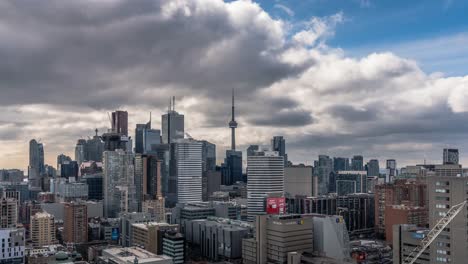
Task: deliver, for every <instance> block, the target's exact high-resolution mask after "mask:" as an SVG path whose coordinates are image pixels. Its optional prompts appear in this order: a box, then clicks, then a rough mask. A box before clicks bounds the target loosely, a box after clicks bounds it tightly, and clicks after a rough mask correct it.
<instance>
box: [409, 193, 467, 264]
mask: <svg viewBox="0 0 468 264" xmlns="http://www.w3.org/2000/svg"><path fill="white" fill-rule="evenodd" d="M465 205H466V201H464V202H462V203H459V204H457V205H454V206H452V208H450V210H449V211H448V212H447V214H446V215H445V216H444V217H442V218H441V219H440V220H439V222H437V224H436V225H435V226H434V227H433V228H432V229H431V231H429V233H427V235H426V237H425V238H424V239H423V240H422V241H421V244H420V245H419V246H417V247H416V248H414V249H413V251H411V253H410V254H409V255H408V257H406V258H405V260H404V261H403V263H402V264H413V263H414V262H415V261H416V260H417V259H418V258H419V256H421V254H422V253H423V252H424V250H426V249H427V247H429V245H430V244H431V243H432V242H434V240H435V239H436V238H437V236H438V235H439V234H440V233H441V232H442V230H444V229H445V228H446V227H447V225H448V224H450V222H452V220H453V219H454V218H455V216H457V215H458V213H460V212H461V210H462V209H463V208H465Z"/></svg>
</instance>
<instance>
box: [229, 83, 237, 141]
mask: <svg viewBox="0 0 468 264" xmlns="http://www.w3.org/2000/svg"><path fill="white" fill-rule="evenodd" d="M229 127H230V128H231V150H236V128H237V122H236V120H235V114H234V89H232V117H231V121H230V122H229Z"/></svg>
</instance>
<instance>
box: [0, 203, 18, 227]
mask: <svg viewBox="0 0 468 264" xmlns="http://www.w3.org/2000/svg"><path fill="white" fill-rule="evenodd" d="M18 210H19V209H18V201H17V200H16V199H14V198H5V197H2V198H1V199H0V228H14V227H16V224H17V223H18Z"/></svg>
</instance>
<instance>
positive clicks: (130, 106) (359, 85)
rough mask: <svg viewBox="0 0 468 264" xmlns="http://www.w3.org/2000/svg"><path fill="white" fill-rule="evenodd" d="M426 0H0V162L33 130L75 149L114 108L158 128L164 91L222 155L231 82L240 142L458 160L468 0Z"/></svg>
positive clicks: (23, 154) (23, 148)
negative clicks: (280, 140) (279, 138)
mask: <svg viewBox="0 0 468 264" xmlns="http://www.w3.org/2000/svg"><path fill="white" fill-rule="evenodd" d="M383 2H387V3H383ZM427 2H428V1H411V6H408V3H407V1H401V3H400V2H398V1H373V0H367V1H365V0H360V1H359V0H349V1H338V0H290V1H280V0H278V1H274V0H263V1H260V2H253V1H242V0H241V1H226V2H223V1H221V0H172V1H169V0H167V1H166V0H141V1H123V0H106V1H102V0H82V1H61V0H55V1H51V0H47V1H26V0H11V1H8V0H7V1H1V2H0V91H1V96H0V112H1V114H0V168H22V169H25V168H26V167H27V162H28V161H27V160H28V141H29V140H30V139H31V138H36V139H40V140H41V141H42V142H43V143H44V145H45V151H46V162H47V163H49V164H52V165H55V164H56V156H57V155H58V154H60V153H65V154H68V155H71V156H73V151H74V145H75V143H76V140H77V139H78V138H81V137H87V136H92V135H93V133H94V132H93V130H94V129H95V128H98V129H99V130H100V131H104V130H105V129H107V127H109V121H108V116H107V113H108V112H110V111H112V110H115V109H124V110H127V111H129V119H130V124H129V126H130V127H131V132H132V133H133V127H134V126H135V124H136V123H143V122H146V121H147V120H148V117H149V112H150V111H151V112H152V113H153V117H156V118H154V119H155V120H153V123H154V124H155V126H159V125H160V115H161V114H162V113H163V112H164V111H165V109H167V105H168V101H169V97H170V96H176V97H177V103H176V108H177V110H178V111H179V112H182V113H184V114H185V117H186V131H188V132H189V133H190V134H191V135H192V136H193V137H194V138H197V139H206V140H209V141H212V142H214V143H216V144H217V146H218V155H219V158H218V159H222V156H221V155H222V152H223V151H224V149H225V147H227V146H228V145H229V142H230V141H229V136H230V133H229V129H228V128H227V122H228V121H229V117H230V112H229V111H230V105H229V103H230V91H231V89H235V91H236V102H237V109H238V115H237V117H238V118H237V119H238V120H237V121H238V123H239V128H238V130H237V135H238V140H237V141H238V143H239V144H240V148H241V149H245V148H246V147H247V146H248V145H249V144H263V145H266V144H268V142H269V140H270V138H271V137H272V136H273V135H284V136H285V137H286V140H287V148H288V154H289V157H290V158H291V159H292V160H293V161H294V162H305V163H309V164H310V163H311V162H312V161H313V160H314V159H316V156H317V155H318V154H319V153H321V154H328V155H332V156H351V155H353V154H362V155H364V157H365V159H366V160H367V159H370V158H379V159H381V161H383V160H385V159H387V158H396V159H397V161H398V162H399V165H405V164H411V163H416V162H422V161H423V160H424V159H426V160H427V161H428V162H440V159H441V155H442V151H441V149H442V148H444V147H458V148H460V151H461V155H462V161H465V163H466V162H468V154H467V151H468V140H467V139H468V122H467V121H468V113H467V111H468V103H467V100H468V75H467V74H468V68H467V67H466V65H468V64H467V63H468V49H467V48H466V47H467V46H468V21H467V20H466V14H463V10H467V9H466V8H467V7H468V6H467V3H466V2H465V3H462V2H463V1H457V0H452V1H447V0H445V1H442V0H441V1H430V3H427ZM390 3H391V4H390Z"/></svg>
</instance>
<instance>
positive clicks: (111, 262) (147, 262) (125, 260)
mask: <svg viewBox="0 0 468 264" xmlns="http://www.w3.org/2000/svg"><path fill="white" fill-rule="evenodd" d="M98 263H100V264H129V263H140V264H172V263H173V262H172V258H171V257H168V256H165V255H156V254H154V253H151V252H149V251H147V250H144V249H142V248H139V247H125V248H121V247H112V248H108V249H104V250H103V251H102V256H101V257H99V259H98Z"/></svg>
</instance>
